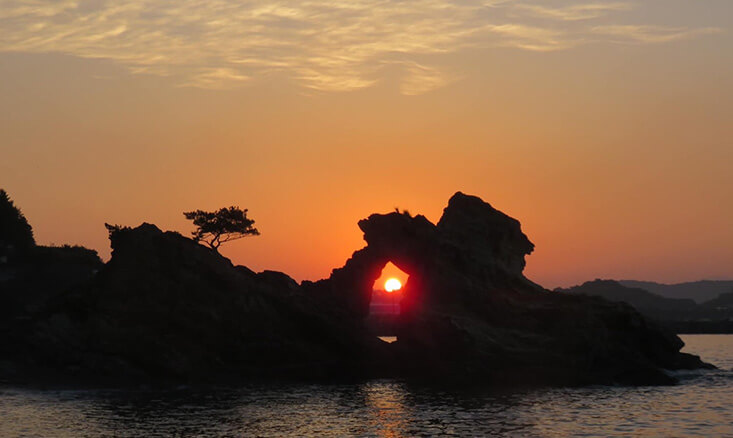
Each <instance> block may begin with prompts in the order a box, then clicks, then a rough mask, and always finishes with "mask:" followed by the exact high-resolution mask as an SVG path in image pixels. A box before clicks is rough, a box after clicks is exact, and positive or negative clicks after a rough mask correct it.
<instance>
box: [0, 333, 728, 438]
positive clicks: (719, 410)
mask: <svg viewBox="0 0 733 438" xmlns="http://www.w3.org/2000/svg"><path fill="white" fill-rule="evenodd" d="M682 339H683V340H684V342H685V344H686V346H685V348H684V351H687V352H690V353H694V354H698V355H700V356H701V357H702V358H703V359H704V360H705V361H707V362H710V363H713V364H715V365H716V366H717V367H718V370H711V371H689V372H679V373H676V376H677V377H678V378H679V379H680V383H679V384H678V385H675V386H666V387H646V386H643V387H610V386H592V387H585V388H544V389H522V390H514V391H507V390H504V391H496V390H491V389H488V388H484V387H481V386H480V385H477V386H476V387H474V388H465V387H463V388H447V387H444V386H441V385H439V384H436V385H426V384H421V385H414V384H410V383H407V382H403V381H398V380H374V381H369V382H362V383H353V384H277V385H274V384H268V385H264V384H259V385H251V386H246V387H239V388H223V387H206V388H190V387H177V388H167V389H151V388H138V389H126V390H120V389H94V390H92V389H48V388H45V389H44V388H27V387H26V388H19V387H12V386H11V387H8V386H5V387H0V437H269V436H273V437H274V436H298V437H306V436H338V437H342V436H366V437H414V436H450V435H454V436H511V437H515V436H516V437H567V436H571V437H616V436H618V437H688V436H704V437H733V335H685V336H682Z"/></svg>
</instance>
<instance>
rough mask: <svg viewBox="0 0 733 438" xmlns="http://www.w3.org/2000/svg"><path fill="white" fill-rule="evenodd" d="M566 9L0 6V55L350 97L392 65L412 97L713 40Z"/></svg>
mask: <svg viewBox="0 0 733 438" xmlns="http://www.w3.org/2000/svg"><path fill="white" fill-rule="evenodd" d="M567 3H568V2H567V1H566V5H565V6H562V7H556V8H550V7H547V6H541V5H524V4H520V3H519V2H518V1H517V0H297V1H296V0H280V1H278V0H241V1H234V0H128V1H119V0H0V51H6V52H29V53H51V52H54V53H65V54H70V55H73V56H78V57H84V58H98V59H109V60H113V61H115V62H117V63H119V64H121V65H123V66H125V67H126V68H127V69H129V71H131V72H132V73H135V74H154V75H160V76H167V77H170V78H171V80H172V81H174V82H175V83H176V84H177V85H181V86H192V87H201V88H214V89H226V88H231V87H236V86H241V85H242V84H246V83H249V82H250V81H251V80H252V79H255V78H258V77H263V76H266V75H268V74H271V73H278V74H285V75H287V76H288V77H290V78H292V79H293V80H294V81H296V82H297V83H298V84H300V85H301V86H303V87H306V88H310V89H314V90H322V91H347V90H355V89H359V88H364V87H369V86H371V85H373V84H375V83H376V82H378V81H379V79H380V76H381V75H382V74H383V73H384V69H385V68H386V67H385V66H388V65H393V66H395V65H396V66H398V67H399V68H401V69H402V71H403V74H402V75H400V77H402V84H401V87H400V89H401V90H402V92H403V93H405V94H420V93H424V92H428V91H430V90H433V89H436V88H439V87H441V86H444V85H445V84H447V83H449V82H450V81H451V80H452V78H453V77H454V75H453V74H452V73H451V72H450V71H448V70H447V69H445V68H442V67H440V66H439V63H438V62H436V63H435V64H430V63H429V62H427V61H426V60H428V59H437V58H439V57H440V55H443V54H450V53H454V52H456V51H459V50H462V49H466V48H476V47H481V48H486V47H512V48H517V49H522V50H531V51H557V50H567V49H570V48H573V47H576V46H578V45H581V44H589V43H591V42H594V43H598V42H612V43H634V44H644V43H662V42H669V41H674V40H676V39H682V38H691V37H695V36H699V35H703V34H708V33H712V32H713V31H714V30H713V29H707V28H706V29H695V28H680V27H674V28H668V27H664V26H651V25H648V26H639V25H634V26H632V25H628V24H626V23H617V24H604V25H603V26H593V27H587V26H586V25H585V24H583V23H585V22H586V21H587V20H591V19H595V18H598V17H601V16H605V15H610V14H612V13H614V12H618V11H623V10H627V9H630V8H631V5H630V4H628V3H619V2H605V3H602V2H594V3H577V2H574V3H573V4H569V5H568V4H567ZM395 60H399V62H397V63H395ZM418 60H420V62H418Z"/></svg>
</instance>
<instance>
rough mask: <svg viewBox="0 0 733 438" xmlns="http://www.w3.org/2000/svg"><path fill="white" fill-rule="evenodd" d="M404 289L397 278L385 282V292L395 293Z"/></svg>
mask: <svg viewBox="0 0 733 438" xmlns="http://www.w3.org/2000/svg"><path fill="white" fill-rule="evenodd" d="M400 289H402V283H400V280H398V279H396V278H390V279H388V280H387V281H385V282H384V290H385V291H387V292H394V291H396V290H400Z"/></svg>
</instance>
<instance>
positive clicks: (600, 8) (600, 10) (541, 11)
mask: <svg viewBox="0 0 733 438" xmlns="http://www.w3.org/2000/svg"><path fill="white" fill-rule="evenodd" d="M517 8H519V9H524V10H526V11H528V12H530V13H531V14H533V15H536V16H539V17H545V18H553V19H558V20H564V21H578V20H590V19H593V18H599V17H602V16H604V15H607V14H608V13H609V12H615V11H627V10H630V9H633V5H631V4H630V3H588V4H579V5H571V6H566V7H561V8H550V7H546V6H541V5H517Z"/></svg>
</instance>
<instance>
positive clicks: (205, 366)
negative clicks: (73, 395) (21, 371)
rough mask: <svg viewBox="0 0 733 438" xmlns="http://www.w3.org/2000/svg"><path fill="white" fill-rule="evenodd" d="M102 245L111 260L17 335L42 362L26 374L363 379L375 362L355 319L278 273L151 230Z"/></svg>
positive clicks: (31, 363)
mask: <svg viewBox="0 0 733 438" xmlns="http://www.w3.org/2000/svg"><path fill="white" fill-rule="evenodd" d="M110 238H111V242H112V248H113V252H112V259H111V260H110V262H109V263H107V264H106V265H105V266H104V268H103V269H102V270H101V271H100V272H99V273H98V274H97V275H96V277H95V278H94V279H93V281H91V282H90V283H89V284H87V285H86V286H85V287H84V288H82V289H80V290H76V291H75V292H74V293H71V294H68V295H67V296H66V297H65V300H64V301H63V302H60V303H53V305H51V306H49V307H47V308H46V309H44V311H43V313H44V315H43V317H42V318H40V321H38V323H37V324H35V325H34V326H33V327H30V328H29V329H30V332H29V333H27V334H25V337H24V339H23V340H24V341H25V342H26V345H27V348H26V349H25V353H29V352H31V351H38V352H42V354H33V353H31V354H28V356H26V358H27V359H28V363H26V364H24V366H25V367H26V368H27V369H38V370H39V374H41V375H46V376H48V375H49V371H50V374H51V377H52V378H53V377H54V376H55V375H57V374H62V375H64V379H72V380H73V379H81V380H90V379H91V380H96V381H109V380H112V381H123V382H124V381H132V382H137V381H144V382H167V381H173V382H236V381H242V380H249V379H252V378H261V377H284V378H293V377H303V378H328V377H334V376H345V375H346V376H348V375H361V374H364V373H365V371H362V370H361V369H360V368H361V367H363V366H366V364H368V363H369V361H370V358H372V357H378V354H379V352H378V349H379V348H380V347H381V344H382V343H381V342H379V341H378V340H377V339H375V338H374V337H373V336H371V335H369V334H368V333H367V332H366V331H365V330H364V329H363V328H362V325H361V324H360V323H359V321H358V320H354V319H351V318H349V317H350V315H348V314H346V313H344V312H341V311H339V309H338V308H336V307H333V306H323V305H321V303H319V302H317V301H316V300H314V299H312V298H310V297H308V296H306V295H305V294H303V292H302V291H301V290H300V287H299V285H298V284H297V283H296V282H295V281H294V280H293V279H291V278H290V277H288V276H287V275H285V274H282V273H277V272H272V271H265V272H263V273H260V274H256V273H254V272H252V271H250V270H248V269H246V268H243V267H234V266H233V265H232V264H231V263H230V262H229V260H228V259H226V258H224V257H221V256H220V255H219V254H217V253H215V252H214V251H212V250H210V249H208V248H205V247H203V246H201V245H198V244H197V243H195V242H193V241H192V240H191V239H188V238H185V237H183V236H181V235H179V234H178V233H172V232H162V231H161V230H159V229H158V228H157V227H155V226H154V225H150V224H143V225H141V226H139V227H137V228H134V229H130V228H122V229H118V230H116V231H113V232H112V233H111V236H110ZM42 368H45V370H44V369H42ZM49 369H50V370H49Z"/></svg>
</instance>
